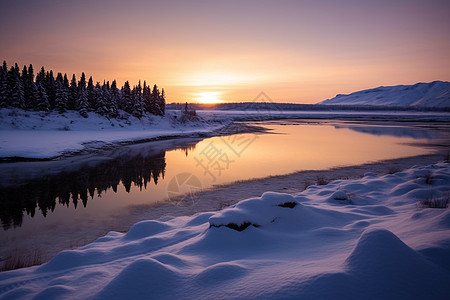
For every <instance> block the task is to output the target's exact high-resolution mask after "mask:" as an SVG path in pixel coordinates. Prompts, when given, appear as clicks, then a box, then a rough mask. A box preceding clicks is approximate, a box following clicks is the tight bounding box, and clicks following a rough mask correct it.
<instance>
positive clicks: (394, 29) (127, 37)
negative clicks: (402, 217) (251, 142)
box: [0, 0, 450, 103]
mask: <svg viewBox="0 0 450 300" xmlns="http://www.w3.org/2000/svg"><path fill="white" fill-rule="evenodd" d="M449 15H450V1H433V0H432V1H414V0H411V1H403V0H398V1H384V0H381V1H283V0H280V1H275V0H274V1H263V0H258V1H243V0H241V1H234V0H232V1H212V0H210V1H181V0H179V1H170V0H169V1H135V0H134V1H133V0H131V1H62V0H61V1H45V0H44V1H42V0H41V1H22V0H14V1H13V0H1V1H0V54H1V55H0V59H2V60H3V59H5V60H6V61H7V62H8V64H9V65H11V64H13V63H14V62H17V63H19V65H20V67H22V66H23V64H30V63H32V64H33V66H34V67H35V69H37V68H40V67H41V66H45V68H46V69H53V70H54V71H56V72H63V73H68V75H69V76H71V74H72V73H75V74H76V76H77V78H78V77H79V75H80V73H81V72H82V71H84V72H86V74H87V75H92V76H93V77H94V80H95V81H103V80H104V79H106V80H113V79H117V80H118V83H119V84H120V85H122V84H123V82H124V81H125V80H130V82H131V83H132V84H135V83H137V81H138V80H139V79H142V80H144V79H145V80H147V82H149V83H151V84H153V83H156V84H158V85H159V86H161V87H164V88H165V90H166V92H167V94H168V102H172V101H175V102H178V101H180V102H182V101H186V100H192V101H196V100H202V101H214V99H218V100H224V101H251V100H252V99H253V98H254V97H255V96H257V95H258V93H259V92H260V91H264V92H266V94H268V95H269V97H271V98H272V99H273V100H275V101H281V102H298V103H315V102H318V101H320V100H324V99H326V98H330V97H333V96H334V95H335V94H337V93H350V92H353V91H356V90H361V89H366V88H372V87H377V86H379V85H396V84H413V83H416V82H429V81H433V80H445V81H449V80H450V57H449V53H450V18H449V17H448V16H449Z"/></svg>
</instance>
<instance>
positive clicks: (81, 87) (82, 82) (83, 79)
mask: <svg viewBox="0 0 450 300" xmlns="http://www.w3.org/2000/svg"><path fill="white" fill-rule="evenodd" d="M84 90H86V75H84V72H82V73H81V77H80V81H78V92H79V93H81V92H82V91H84Z"/></svg>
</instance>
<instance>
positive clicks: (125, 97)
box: [120, 81, 132, 113]
mask: <svg viewBox="0 0 450 300" xmlns="http://www.w3.org/2000/svg"><path fill="white" fill-rule="evenodd" d="M131 100H132V99H131V89H130V83H129V82H128V81H125V84H124V85H123V87H122V101H121V104H122V105H121V106H122V107H120V108H121V109H123V110H124V111H126V112H127V113H131V109H132V102H131Z"/></svg>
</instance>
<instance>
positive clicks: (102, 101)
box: [95, 82, 109, 116]
mask: <svg viewBox="0 0 450 300" xmlns="http://www.w3.org/2000/svg"><path fill="white" fill-rule="evenodd" d="M103 86H105V89H103V88H102V87H101V86H100V82H97V84H96V85H95V95H96V100H97V101H96V106H95V108H96V110H95V112H96V113H98V114H100V115H102V116H107V115H108V112H109V110H108V107H107V106H106V84H103Z"/></svg>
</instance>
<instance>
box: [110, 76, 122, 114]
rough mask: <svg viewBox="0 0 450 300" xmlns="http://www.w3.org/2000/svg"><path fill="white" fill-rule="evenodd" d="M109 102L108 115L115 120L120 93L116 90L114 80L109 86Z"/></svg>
mask: <svg viewBox="0 0 450 300" xmlns="http://www.w3.org/2000/svg"><path fill="white" fill-rule="evenodd" d="M110 90H111V102H110V114H111V117H113V118H115V117H117V115H118V107H119V102H120V93H119V89H118V88H117V83H116V81H115V80H114V81H113V82H112V84H111V89H110Z"/></svg>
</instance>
